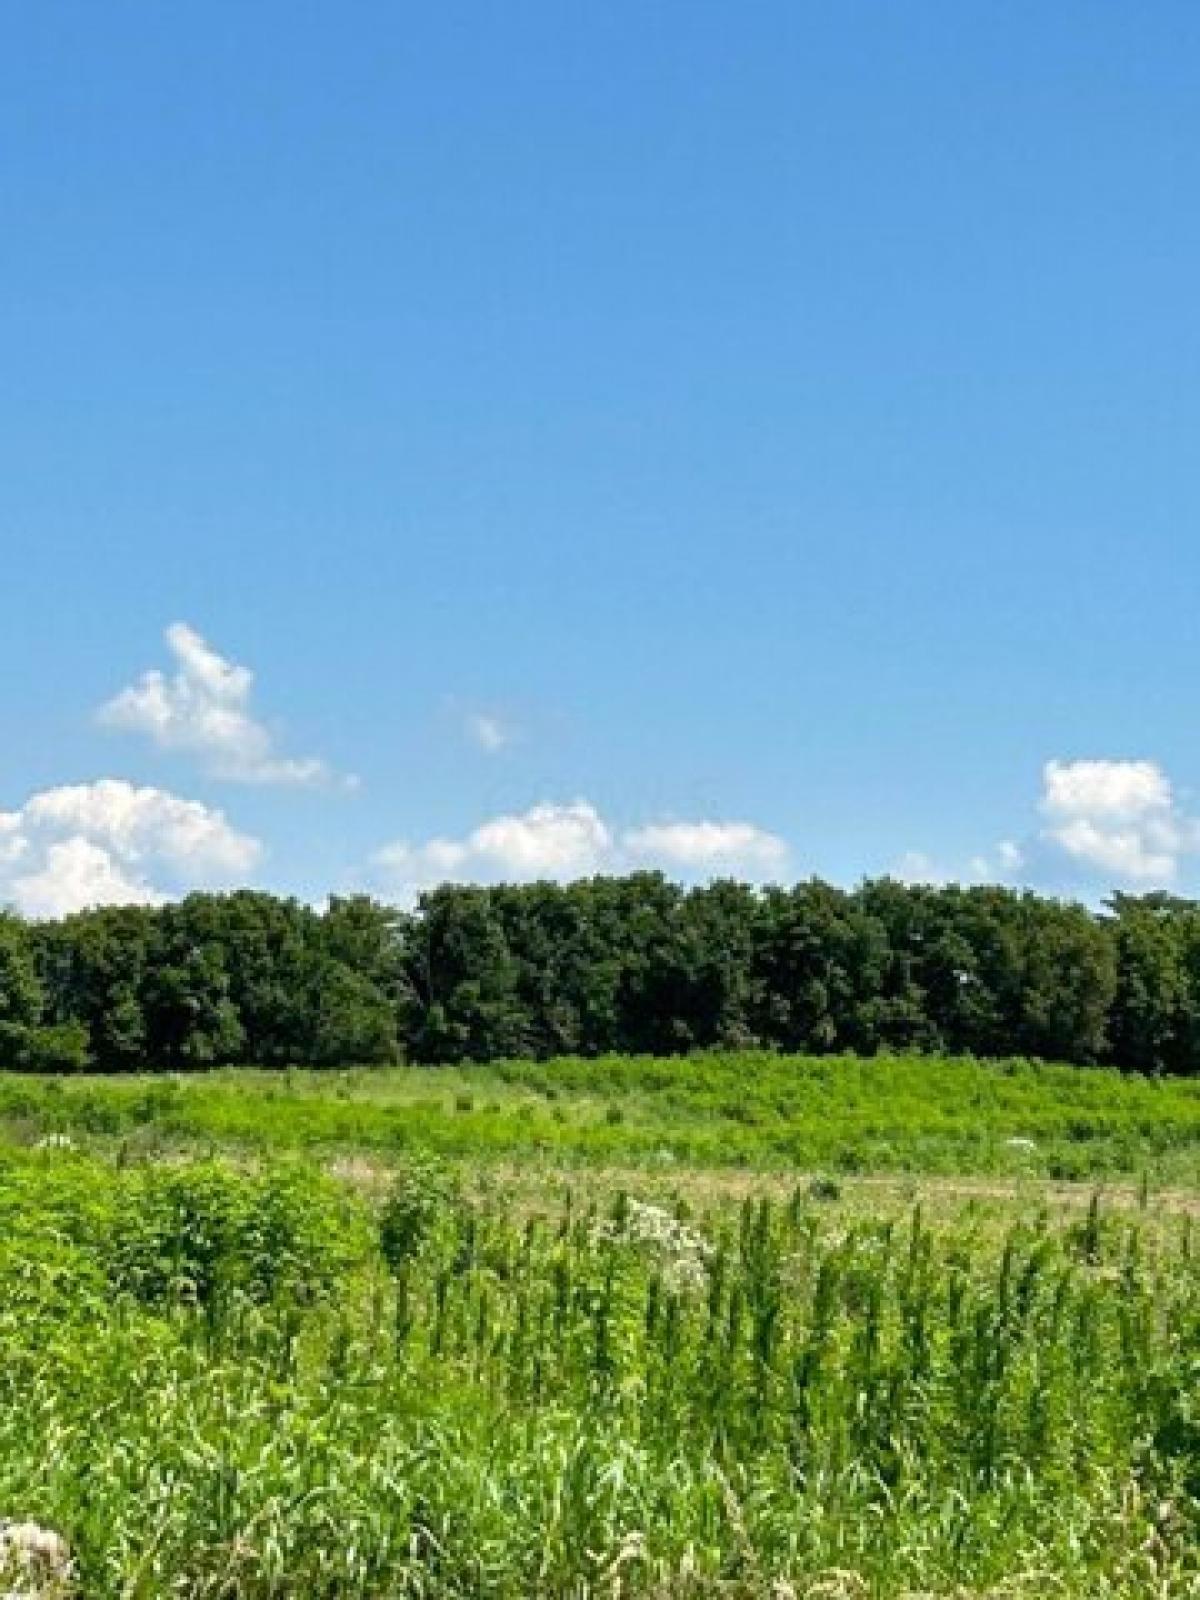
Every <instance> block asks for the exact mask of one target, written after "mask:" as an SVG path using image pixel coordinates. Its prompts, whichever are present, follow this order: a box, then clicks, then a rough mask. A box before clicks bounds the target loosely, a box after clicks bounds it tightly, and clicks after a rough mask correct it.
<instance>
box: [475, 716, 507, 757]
mask: <svg viewBox="0 0 1200 1600" xmlns="http://www.w3.org/2000/svg"><path fill="white" fill-rule="evenodd" d="M466 729H467V733H468V734H469V735H470V737H471V738H472V739H473V740H474V741H475V743H476V744H477V745H478V746H479V748H480V749H481V750H486V751H487V753H488V755H495V754H496V753H497V752H498V751H500V750H504V749H506V748H507V747H508V746H509V745H510V744H512V742H513V740H514V739H515V737H516V732H515V730H514V729H513V728H512V727H511V725H510V724H509V723H507V722H506V721H504V719H503V718H502V717H498V716H496V715H494V714H493V713H491V712H486V711H472V712H469V713H468V715H467V719H466Z"/></svg>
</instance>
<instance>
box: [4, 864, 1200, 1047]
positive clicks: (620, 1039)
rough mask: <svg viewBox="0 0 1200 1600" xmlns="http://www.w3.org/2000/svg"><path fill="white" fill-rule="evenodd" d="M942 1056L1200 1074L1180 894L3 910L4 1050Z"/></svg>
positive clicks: (873, 893) (1191, 905) (865, 891)
mask: <svg viewBox="0 0 1200 1600" xmlns="http://www.w3.org/2000/svg"><path fill="white" fill-rule="evenodd" d="M752 1047H761V1048H766V1049H778V1050H787V1051H798V1052H812V1053H823V1052H830V1051H855V1052H861V1053H866V1054H871V1053H875V1052H879V1051H882V1050H892V1051H904V1050H917V1051H929V1052H933V1051H945V1052H952V1053H972V1054H976V1055H986V1056H1012V1055H1023V1056H1038V1057H1044V1058H1048V1059H1052V1060H1058V1061H1067V1062H1078V1063H1091V1062H1108V1063H1113V1064H1115V1065H1117V1066H1120V1067H1122V1068H1126V1069H1129V1070H1136V1071H1142V1072H1172V1073H1189V1072H1192V1071H1195V1070H1197V1069H1200V903H1195V902H1191V901H1187V900H1181V899H1177V898H1174V897H1172V896H1168V895H1163V894H1154V895H1145V896H1130V895H1116V896H1114V897H1113V899H1112V900H1111V901H1109V902H1108V903H1107V904H1106V906H1105V907H1104V908H1103V909H1102V910H1099V911H1094V910H1090V909H1088V908H1087V907H1084V906H1081V905H1077V904H1071V903H1067V902H1063V901H1059V900H1053V899H1048V898H1045V897H1042V896H1038V895H1035V894H1032V893H1029V892H1017V891H1013V890H1009V889H1003V888H995V887H975V888H961V887H946V888H934V887H923V886H909V885H904V884H900V883H898V882H895V881H894V880H891V879H881V880H876V881H870V882H867V883H864V884H862V885H861V886H860V887H858V888H856V889H853V890H845V889H840V888H837V887H835V886H833V885H831V884H828V883H823V882H820V881H818V880H813V881H810V882H805V883H800V884H797V885H795V886H792V887H786V888H767V889H758V888H753V887H750V886H748V885H746V884H741V883H735V882H718V883H714V884H711V885H709V886H707V887H703V888H692V889H685V888H682V887H680V886H679V885H677V884H674V883H672V882H670V881H668V880H667V879H665V878H664V877H662V876H661V875H660V874H658V873H651V872H645V873H636V874H633V875H630V876H627V877H607V878H606V877H599V878H592V879H588V880H584V881H581V882H578V883H573V884H568V885H558V884H552V883H536V884H530V885H504V886H499V887H463V886H455V885H447V886H445V887H443V888H439V889H436V890H433V891H431V892H429V893H427V894H425V895H424V896H423V897H422V898H421V900H420V902H419V903H418V905H417V907H416V908H415V910H413V911H411V912H402V911H399V910H397V909H395V908H393V907H390V906H386V905H382V904H380V903H378V902H376V901H374V900H371V899H368V898H366V897H362V896H350V897H345V898H335V899H332V900H331V901H330V902H329V903H328V905H327V906H326V907H325V908H324V909H320V910H318V909H316V908H314V907H312V906H310V905H307V904H305V903H303V902H301V901H298V900H294V899H285V898H281V897H279V896H275V895H270V894H265V893H261V892H258V891H250V890H242V891H238V892H236V893H232V894H221V895H214V894H194V895H190V896H188V897H187V898H186V899H184V900H181V901H178V902H176V903H173V904H169V905H163V906H156V907H147V906H120V907H107V908H101V909H97V910H92V911H85V912H80V913H77V914H76V915H73V916H68V917H65V918H63V919H61V920H59V921H51V922H31V921H26V920H23V919H21V918H19V917H17V916H16V915H13V914H11V913H0V1066H3V1067H8V1068H14V1069H15V1068H19V1069H25V1070H32V1071H37V1070H47V1071H65V1070H79V1069H82V1068H85V1067H92V1068H96V1069H98V1070H101V1071H106V1072H121V1071H131V1070H135V1069H164V1070H179V1069H182V1068H189V1067H203V1066H209V1065H216V1064H221V1063H240V1064H245V1065H251V1066H260V1067H277V1066H284V1065H303V1066H332V1065H337V1064H345V1063H360V1064H374V1063H386V1062H390V1061H396V1060H403V1059H407V1060H411V1061H417V1062H428V1063H438V1062H456V1061H465V1060H486V1059H489V1058H496V1057H503V1056H516V1057H549V1056H555V1055H572V1054H582V1055H593V1054H602V1053H605V1052H610V1051H616V1052H637V1053H642V1052H647V1053H655V1054H674V1053H681V1052H684V1051H689V1050H698V1049H707V1048H726V1049H743V1048H752Z"/></svg>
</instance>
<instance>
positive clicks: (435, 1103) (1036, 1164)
mask: <svg viewBox="0 0 1200 1600" xmlns="http://www.w3.org/2000/svg"><path fill="white" fill-rule="evenodd" d="M2 1128H7V1130H8V1132H9V1135H10V1137H13V1138H15V1139H16V1140H18V1141H24V1142H30V1141H31V1140H33V1139H36V1138H38V1137H40V1136H43V1135H45V1134H48V1133H68V1134H72V1135H76V1136H80V1135H82V1136H86V1137H88V1138H93V1139H98V1140H101V1141H107V1142H110V1143H118V1144H120V1143H124V1144H125V1145H126V1147H127V1148H128V1149H129V1150H130V1151H132V1152H134V1153H140V1154H143V1155H145V1154H154V1153H159V1152H161V1151H162V1150H163V1149H164V1148H172V1147H175V1146H179V1145H183V1146H193V1147H194V1146H196V1145H200V1146H201V1147H204V1146H208V1145H212V1146H216V1147H218V1148H225V1147H233V1146H236V1147H239V1148H241V1149H243V1150H249V1151H257V1152H277V1153H284V1152H287V1153H300V1152H308V1153H312V1154H318V1155H319V1154H322V1153H328V1152H335V1151H339V1150H341V1151H369V1152H373V1153H375V1154H378V1155H381V1156H383V1157H391V1156H393V1155H397V1154H402V1153H404V1152H405V1151H410V1150H413V1149H429V1150H433V1151H436V1152H438V1153H440V1154H443V1155H445V1156H447V1157H451V1158H459V1157H463V1158H471V1159H472V1160H475V1161H490V1160H504V1159H508V1160H514V1159H515V1160H519V1161H521V1162H522V1163H526V1164H528V1163H530V1162H534V1163H542V1164H550V1165H572V1164H574V1165H590V1166H592V1167H603V1166H611V1165H614V1164H618V1165H629V1164H632V1165H635V1166H642V1167H649V1168H655V1169H659V1170H664V1171H670V1170H672V1169H673V1168H676V1167H681V1168H687V1167H706V1168H711V1167H742V1168H746V1169H750V1170H775V1171H784V1172H788V1171H795V1170H797V1169H800V1170H804V1171H810V1172H811V1171H830V1172H834V1173H842V1174H851V1173H856V1172H863V1173H866V1172H897V1173H905V1172H907V1173H915V1174H929V1173H942V1174H950V1173H975V1174H999V1175H1007V1176H1013V1177H1015V1176H1020V1175H1032V1176H1037V1177H1044V1178H1050V1179H1058V1180H1068V1181H1069V1180H1093V1179H1109V1178H1115V1177H1118V1176H1120V1175H1125V1176H1128V1177H1132V1178H1133V1179H1135V1180H1137V1179H1140V1178H1141V1177H1142V1176H1143V1175H1145V1176H1148V1177H1150V1178H1151V1179H1152V1180H1153V1181H1154V1182H1155V1183H1156V1184H1164V1183H1174V1184H1200V1080H1191V1079H1180V1078H1162V1079H1150V1078H1144V1077H1141V1076H1139V1075H1138V1074H1135V1073H1118V1072H1115V1071H1113V1070H1111V1069H1104V1068H1077V1067H1056V1066H1047V1065H1044V1064H1040V1063H1035V1062H1030V1061H1023V1060H1015V1061H1001V1062H981V1061H977V1060H974V1059H971V1058H964V1059H959V1060H954V1059H944V1058H936V1057H929V1058H924V1057H919V1056H877V1057H873V1058H869V1059H863V1058H856V1057H852V1056H848V1057H832V1056H818V1057H804V1056H780V1055H773V1054H769V1053H766V1052H740V1053H736V1052H735V1053H725V1054H722V1053H716V1052H713V1053H709V1054H704V1055H698V1056H692V1057H688V1058H685V1059H661V1058H654V1057H638V1056H607V1057H600V1058H598V1059H592V1060H585V1059H581V1058H570V1059H565V1060H558V1061H549V1062H531V1061H513V1062H507V1063H505V1062H501V1063H498V1064H495V1065H491V1066H466V1067H458V1068H422V1067H410V1068H370V1069H363V1070H360V1071H344V1072H343V1071H325V1072H299V1071H278V1072H246V1071H226V1072H212V1073H196V1074H190V1075H189V1074H182V1075H180V1074H174V1075H164V1074H161V1073H157V1074H147V1075H144V1076H114V1077H112V1078H102V1077H89V1078H70V1077H68V1078H50V1079H47V1078H38V1077H22V1076H19V1075H13V1074H0V1129H2Z"/></svg>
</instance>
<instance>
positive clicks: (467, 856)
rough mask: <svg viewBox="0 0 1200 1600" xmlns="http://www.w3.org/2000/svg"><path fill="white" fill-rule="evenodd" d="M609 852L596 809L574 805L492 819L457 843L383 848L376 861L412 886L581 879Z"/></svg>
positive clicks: (597, 868) (607, 834)
mask: <svg viewBox="0 0 1200 1600" xmlns="http://www.w3.org/2000/svg"><path fill="white" fill-rule="evenodd" d="M612 846H613V838H612V834H611V832H610V830H609V828H608V826H607V824H606V823H605V822H604V821H603V819H602V818H601V816H600V814H599V812H598V811H597V810H596V808H595V807H594V806H592V805H589V804H588V802H587V801H586V800H577V801H575V802H574V803H573V804H572V805H562V806H559V805H540V806H534V807H533V808H532V809H531V810H529V811H526V812H523V813H521V814H520V815H518V816H502V817H493V818H492V819H491V820H490V821H489V822H484V823H482V824H481V825H480V826H479V827H478V828H475V829H473V830H472V831H471V832H470V833H468V834H467V835H466V836H465V837H463V838H461V839H442V838H436V839H430V840H428V841H426V843H424V844H420V845H410V844H407V843H404V842H403V841H401V842H398V843H396V844H391V845H388V846H386V847H385V848H384V849H383V850H381V851H380V852H379V853H378V855H377V856H376V858H375V859H376V862H377V864H378V865H379V866H380V867H382V868H383V869H384V870H385V872H387V873H388V874H390V875H392V876H394V877H395V878H397V879H398V880H400V881H402V882H404V883H410V884H413V885H416V886H421V885H427V884H430V883H437V882H441V881H443V880H445V879H448V878H458V879H461V880H464V881H465V880H474V879H479V880H480V881H485V882H486V881H496V880H503V879H514V880H531V879H537V878H581V877H586V876H587V875H588V874H589V873H594V872H599V871H600V870H601V868H602V867H603V865H604V863H605V861H606V860H607V858H608V857H609V855H610V854H611V852H612Z"/></svg>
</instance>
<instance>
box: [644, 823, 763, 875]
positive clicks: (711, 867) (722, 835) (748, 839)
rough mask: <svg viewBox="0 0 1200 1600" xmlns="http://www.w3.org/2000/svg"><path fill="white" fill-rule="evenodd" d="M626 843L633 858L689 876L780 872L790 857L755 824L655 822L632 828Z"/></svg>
mask: <svg viewBox="0 0 1200 1600" xmlns="http://www.w3.org/2000/svg"><path fill="white" fill-rule="evenodd" d="M623 843H624V846H625V849H626V850H627V851H628V853H629V854H630V855H631V856H635V857H637V858H638V859H641V860H647V861H654V862H663V863H667V864H669V865H671V866H675V867H679V868H681V869H683V870H684V871H687V872H693V871H710V872H716V871H721V870H729V871H732V870H738V871H743V872H744V871H747V870H751V869H752V870H755V871H766V872H770V871H777V870H778V869H780V868H781V867H782V866H783V865H784V863H785V862H786V860H787V853H788V851H787V845H786V844H784V842H783V840H782V839H780V838H777V837H776V835H775V834H773V833H767V832H765V830H764V829H762V828H756V827H755V826H754V824H753V823H752V822H656V823H650V824H649V825H648V826H646V827H643V828H631V829H630V830H629V831H628V832H626V833H625V835H624V836H623Z"/></svg>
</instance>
